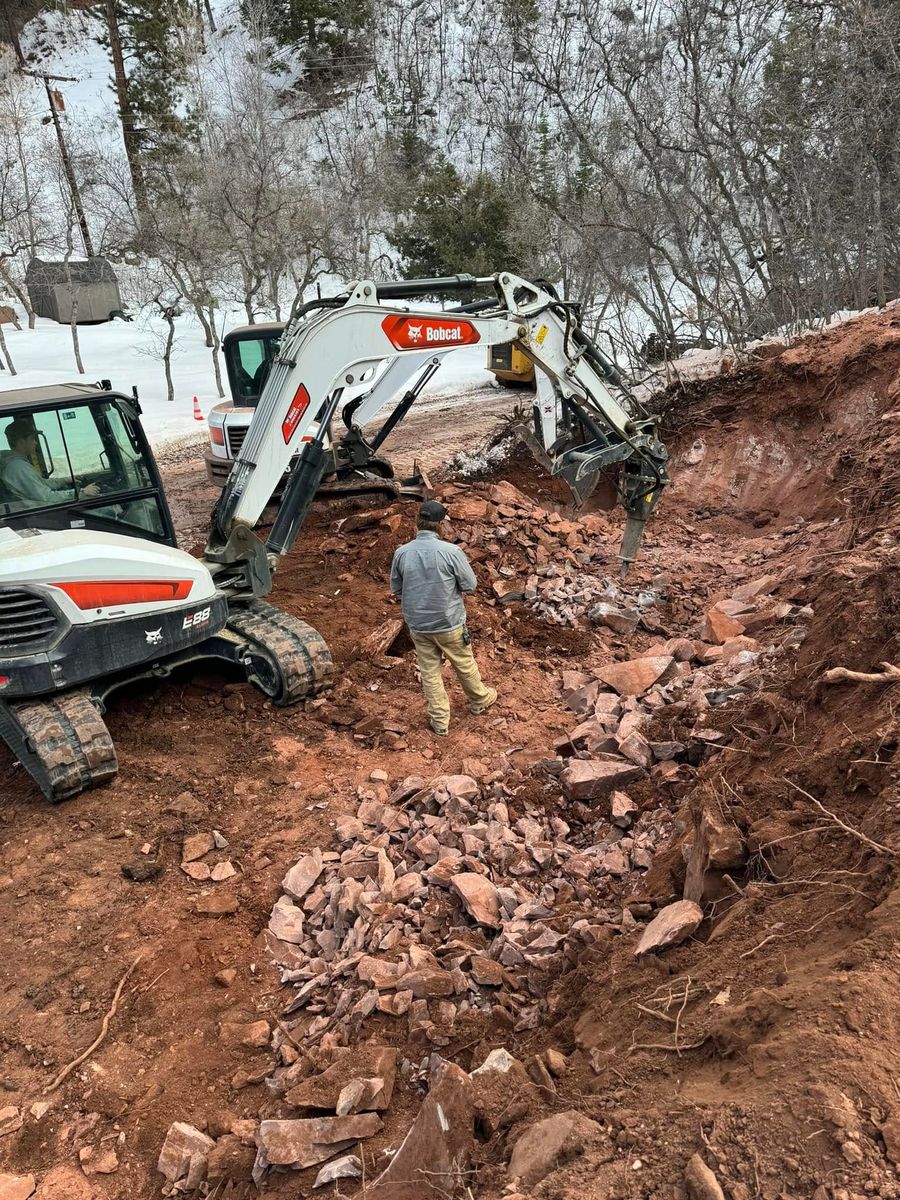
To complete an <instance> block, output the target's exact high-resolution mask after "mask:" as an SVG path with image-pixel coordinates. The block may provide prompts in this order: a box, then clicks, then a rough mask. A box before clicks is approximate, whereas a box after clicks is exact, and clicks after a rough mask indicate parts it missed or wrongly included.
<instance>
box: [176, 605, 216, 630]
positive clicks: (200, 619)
mask: <svg viewBox="0 0 900 1200" xmlns="http://www.w3.org/2000/svg"><path fill="white" fill-rule="evenodd" d="M211 612H212V608H211V607H210V608H200V609H198V610H197V612H195V613H188V615H187V616H186V617H185V618H184V620H183V621H182V623H181V628H182V629H196V628H197V626H198V625H205V624H206V623H207V622H208V621H209V614H210V613H211Z"/></svg>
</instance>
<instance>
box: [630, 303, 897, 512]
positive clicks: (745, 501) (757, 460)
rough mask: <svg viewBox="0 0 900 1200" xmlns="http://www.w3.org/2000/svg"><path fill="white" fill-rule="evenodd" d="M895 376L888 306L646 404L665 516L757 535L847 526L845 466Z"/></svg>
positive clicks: (888, 396)
mask: <svg viewBox="0 0 900 1200" xmlns="http://www.w3.org/2000/svg"><path fill="white" fill-rule="evenodd" d="M898 378H900V311H898V310H897V309H896V308H893V309H889V310H886V311H885V312H883V313H878V314H875V315H872V316H868V317H865V318H861V319H859V320H857V321H848V322H846V323H845V324H843V325H840V326H838V327H837V328H835V329H832V330H829V331H827V332H826V333H822V334H818V335H814V336H810V337H807V338H804V339H803V340H802V341H800V342H798V343H797V344H796V345H795V346H793V347H791V348H789V349H785V350H780V351H777V352H776V350H775V348H774V347H768V348H766V352H765V357H762V358H759V357H754V356H751V357H750V358H749V360H748V361H747V362H746V363H744V364H742V365H740V366H734V367H733V369H732V370H731V371H730V372H729V373H726V374H724V375H719V376H715V377H714V378H712V379H706V380H701V381H696V382H691V383H686V384H676V385H673V386H672V387H670V388H668V389H667V390H666V391H665V392H663V393H661V394H660V395H659V396H658V397H656V398H655V401H654V407H656V408H657V409H658V410H659V411H660V412H661V413H662V414H663V417H664V429H665V430H666V435H667V438H668V441H669V446H670V450H672V451H673V460H672V471H671V473H672V478H673V486H672V488H671V490H670V493H669V494H668V495H667V499H668V500H669V505H670V508H671V505H672V503H673V500H674V501H675V503H678V504H680V503H681V502H682V501H683V503H684V506H685V507H686V508H687V509H688V510H690V511H692V512H695V513H696V512H697V511H698V510H700V511H703V509H704V507H706V506H708V507H709V509H710V510H711V511H714V512H716V513H719V514H728V515H731V516H734V517H736V518H737V519H739V520H741V521H744V522H748V521H749V522H750V523H751V524H755V525H757V526H763V525H767V524H768V523H769V522H775V523H776V524H777V523H778V521H779V520H781V521H783V520H790V519H792V518H794V517H796V516H803V517H805V518H806V519H807V520H809V519H810V518H811V517H818V518H825V517H829V518H831V517H843V516H847V515H849V516H853V512H852V509H851V507H850V502H849V497H848V496H847V494H846V488H847V487H848V486H850V485H852V483H853V480H854V478H855V476H856V467H857V465H858V464H857V463H856V461H855V456H856V453H857V452H858V450H859V447H860V444H861V442H864V441H865V442H867V441H868V439H867V438H866V431H867V429H872V428H873V427H874V428H875V429H878V427H879V423H880V419H881V417H882V415H883V413H884V412H885V411H887V410H889V409H890V408H891V406H892V405H893V404H894V403H895V402H896V396H897V390H898V389H897V386H895V384H896V381H897V379H898ZM882 429H883V427H882Z"/></svg>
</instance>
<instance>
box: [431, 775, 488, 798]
mask: <svg viewBox="0 0 900 1200" xmlns="http://www.w3.org/2000/svg"><path fill="white" fill-rule="evenodd" d="M430 786H431V788H432V790H433V791H434V793H435V797H436V799H437V800H439V801H440V800H442V799H443V800H447V799H450V800H475V799H477V797H478V796H479V795H480V794H481V788H480V787H479V786H478V783H477V781H476V780H474V779H473V778H472V776H471V775H438V776H437V777H436V778H434V779H432V781H431V785H430Z"/></svg>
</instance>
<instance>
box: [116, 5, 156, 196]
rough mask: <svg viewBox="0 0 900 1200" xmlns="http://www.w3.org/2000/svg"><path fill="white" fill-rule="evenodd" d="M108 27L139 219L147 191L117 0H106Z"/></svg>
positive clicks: (120, 116) (126, 152)
mask: <svg viewBox="0 0 900 1200" xmlns="http://www.w3.org/2000/svg"><path fill="white" fill-rule="evenodd" d="M106 27H107V30H108V32H109V49H110V53H111V55H112V60H113V70H114V71H115V76H116V99H117V100H118V102H119V118H120V120H121V122H122V140H123V141H124V142H125V157H126V158H127V159H128V170H129V171H130V172H131V186H132V188H133V189H134V202H135V206H136V208H137V211H138V216H140V214H141V213H142V212H145V211H146V208H147V190H146V188H145V187H144V171H143V167H142V166H141V152H140V145H139V138H140V135H139V133H138V130H137V126H136V125H135V122H134V110H133V109H132V107H131V97H130V96H129V93H128V76H127V75H126V74H125V57H124V55H123V53H122V38H121V37H120V35H119V16H118V13H117V12H116V0H106Z"/></svg>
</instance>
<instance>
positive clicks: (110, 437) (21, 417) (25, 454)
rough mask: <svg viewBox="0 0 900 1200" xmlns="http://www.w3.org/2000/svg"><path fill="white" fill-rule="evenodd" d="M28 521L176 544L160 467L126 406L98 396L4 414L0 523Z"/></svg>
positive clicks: (0, 430) (0, 417)
mask: <svg viewBox="0 0 900 1200" xmlns="http://www.w3.org/2000/svg"><path fill="white" fill-rule="evenodd" d="M38 514H40V515H38ZM25 523H31V524H33V525H37V526H38V527H39V528H48V529H59V528H83V527H90V528H96V529H105V530H107V531H109V532H116V533H130V534H133V535H134V536H137V537H151V538H153V539H154V540H159V541H167V542H174V535H173V533H172V529H171V518H170V516H169V513H168V509H167V508H166V506H165V501H164V500H163V498H162V489H161V486H160V483H159V476H158V473H157V471H156V466H155V463H154V462H153V458H152V455H151V454H150V451H149V447H147V444H146V441H145V440H144V437H143V433H142V431H141V430H140V425H139V424H138V422H137V420H136V418H133V417H132V415H131V414H130V412H129V411H128V410H127V407H125V406H122V407H120V405H119V404H118V403H117V402H116V401H115V400H112V399H105V398H101V397H98V398H96V399H95V398H91V399H90V400H89V401H87V402H80V403H53V404H51V405H48V406H46V407H43V406H42V407H34V408H29V409H24V410H19V411H14V412H12V413H9V414H4V413H2V411H0V524H12V525H16V526H19V527H21V526H22V525H23V524H25Z"/></svg>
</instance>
